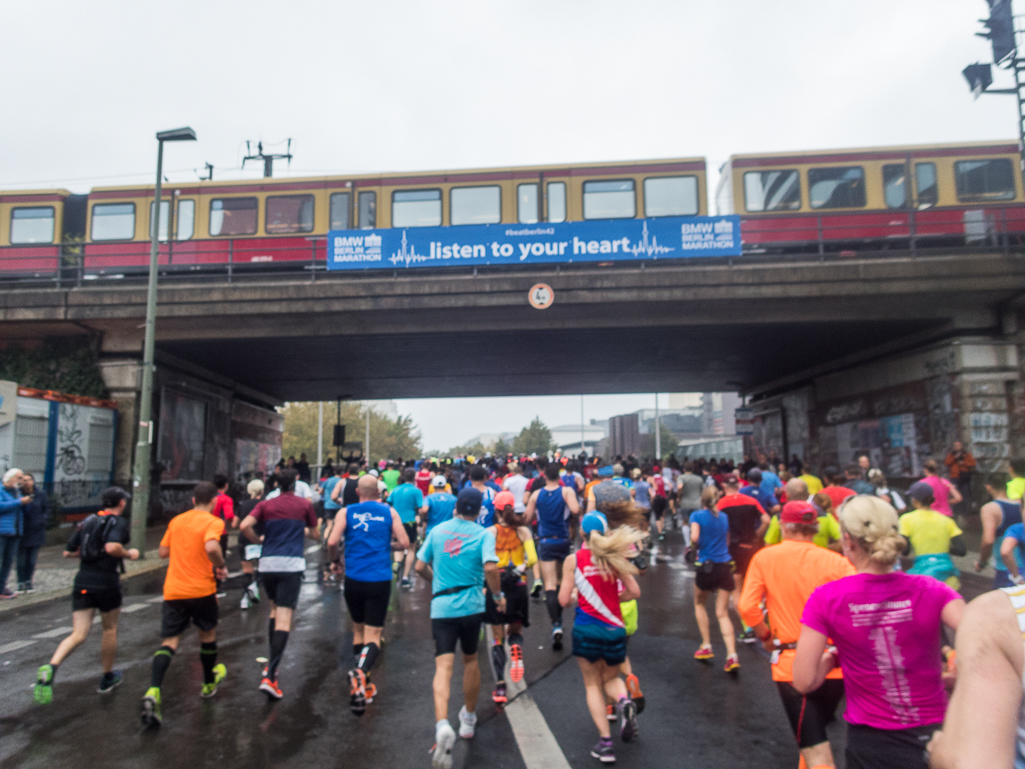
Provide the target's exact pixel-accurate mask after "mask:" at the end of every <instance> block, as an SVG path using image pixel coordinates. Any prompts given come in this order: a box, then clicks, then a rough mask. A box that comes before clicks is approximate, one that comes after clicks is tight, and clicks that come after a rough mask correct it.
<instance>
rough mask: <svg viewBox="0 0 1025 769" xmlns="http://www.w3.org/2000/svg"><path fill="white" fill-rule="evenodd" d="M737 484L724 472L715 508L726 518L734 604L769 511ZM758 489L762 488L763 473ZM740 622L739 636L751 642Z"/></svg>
mask: <svg viewBox="0 0 1025 769" xmlns="http://www.w3.org/2000/svg"><path fill="white" fill-rule="evenodd" d="M752 472H753V471H752ZM773 477H775V476H773ZM777 480H778V479H777ZM739 484H740V481H739V480H738V478H737V476H735V475H727V476H724V477H723V491H724V494H723V497H722V499H720V500H719V502H718V505H717V506H718V508H719V511H720V512H723V513H725V514H726V517H727V518H728V519H729V521H730V557H731V558H732V559H733V582H734V584H735V585H736V589H735V590H734V595H733V605H734V606H736V605H737V604H738V603H739V602H740V591H741V588H743V587H744V575H745V574H746V573H747V565H748V564H749V563H750V562H751V557H752V556H753V555H754V554H755V553H757V552H758V550H759V548H761V547H762V546H763V545H764V544H765V532H766V530H767V529H768V528H769V514H768V513H766V512H765V509H764V508H763V507H762V506H761V504H759V502H758V500H756V499H754V498H753V497H750V496H748V495H747V494H740V493H739ZM762 489H765V480H764V473H763V480H762ZM773 499H775V495H773ZM740 624H741V626H742V627H743V630H742V632H741V634H740V640H741V641H743V642H744V643H754V642H755V641H756V640H757V639H756V638H755V637H754V633H752V632H751V628H749V627H748V626H747V625H746V624H744V620H741V621H740Z"/></svg>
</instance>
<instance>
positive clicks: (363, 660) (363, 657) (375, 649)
mask: <svg viewBox="0 0 1025 769" xmlns="http://www.w3.org/2000/svg"><path fill="white" fill-rule="evenodd" d="M380 653H381V647H380V646H378V645H377V644H375V643H369V644H367V645H366V646H364V647H363V649H362V650H361V651H360V653H359V662H357V663H356V667H358V668H359V669H360V670H362V671H363V672H364V673H369V672H370V668H372V667H373V666H374V663H375V662H376V661H377V655H378V654H380Z"/></svg>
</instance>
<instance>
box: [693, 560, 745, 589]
mask: <svg viewBox="0 0 1025 769" xmlns="http://www.w3.org/2000/svg"><path fill="white" fill-rule="evenodd" d="M703 565H704V564H702V563H699V564H697V565H696V569H697V573H696V574H695V575H694V586H695V587H697V588H698V589H699V590H704V591H706V592H712V591H713V590H728V591H730V592H732V591H733V590H735V589H736V587H737V586H736V585H735V584H734V582H733V563H732V562H731V561H727V562H726V563H713V564H712V570H711V571H709V572H706V571H704V569H702V568H701V567H702V566H703Z"/></svg>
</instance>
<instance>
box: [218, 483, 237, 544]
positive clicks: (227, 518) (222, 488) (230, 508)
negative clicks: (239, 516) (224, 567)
mask: <svg viewBox="0 0 1025 769" xmlns="http://www.w3.org/2000/svg"><path fill="white" fill-rule="evenodd" d="M214 486H216V487H217V498H216V499H215V500H214V509H213V514H214V516H215V517H216V518H220V519H221V520H222V521H224V533H223V534H222V535H221V554H222V555H227V554H228V528H229V527H231V526H236V527H237V526H238V524H237V523H235V501H234V500H233V499H232V498H231V497H229V496H228V476H226V475H224V474H222V473H217V475H215V476H214Z"/></svg>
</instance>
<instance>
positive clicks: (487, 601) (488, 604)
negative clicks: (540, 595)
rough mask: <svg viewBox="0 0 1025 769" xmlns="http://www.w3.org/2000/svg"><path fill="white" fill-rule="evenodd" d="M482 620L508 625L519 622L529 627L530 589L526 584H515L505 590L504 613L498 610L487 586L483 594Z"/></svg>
mask: <svg viewBox="0 0 1025 769" xmlns="http://www.w3.org/2000/svg"><path fill="white" fill-rule="evenodd" d="M484 621H485V622H486V623H487V624H489V625H508V624H510V623H512V622H519V623H520V624H521V625H523V627H530V590H528V589H527V586H526V585H517V586H516V587H515V588H513V589H512V590H506V591H505V614H503V613H502V612H500V611H499V610H498V606H497V605H496V604H495V598H494V596H492V595H491V588H488V590H487V593H485V595H484Z"/></svg>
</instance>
